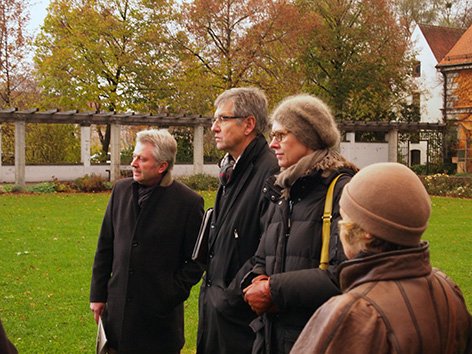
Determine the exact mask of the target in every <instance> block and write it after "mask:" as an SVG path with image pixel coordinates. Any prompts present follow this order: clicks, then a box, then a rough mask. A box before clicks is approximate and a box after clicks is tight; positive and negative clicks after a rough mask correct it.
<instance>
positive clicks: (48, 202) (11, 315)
mask: <svg viewBox="0 0 472 354" xmlns="http://www.w3.org/2000/svg"><path fill="white" fill-rule="evenodd" d="M203 194H204V197H205V200H206V203H207V205H206V207H208V206H210V205H211V204H212V203H213V196H214V193H212V192H204V193H203ZM108 198H109V194H108V193H103V194H39V195H26V194H23V195H5V194H2V195H0V275H1V277H0V318H1V319H2V321H3V324H4V326H5V328H6V331H7V333H8V335H9V337H10V339H11V340H12V341H13V342H14V343H15V345H16V346H17V348H18V350H19V352H20V353H25V354H29V353H34V354H37V353H45V354H49V353H93V352H94V341H95V333H96V326H95V323H94V321H93V318H92V315H91V313H90V311H89V303H88V293H89V284H90V272H91V267H92V262H93V256H94V252H95V246H96V242H97V235H98V231H99V228H100V224H101V219H102V217H103V213H104V210H105V207H106V203H107V201H108ZM471 215H472V200H471V199H451V198H439V197H435V198H433V216H432V219H431V222H430V228H429V230H428V231H427V233H426V235H425V236H424V238H425V239H428V240H430V241H431V254H432V261H433V265H435V266H437V267H439V268H441V269H443V270H444V271H445V272H446V273H447V274H448V275H449V276H451V277H452V278H453V279H454V280H455V281H456V282H457V283H458V284H459V286H460V287H461V288H462V290H463V292H464V296H465V298H466V300H467V304H468V307H469V309H472V257H471V255H472V218H471ZM197 297H198V287H195V288H194V289H193V291H192V294H191V296H190V298H189V300H188V301H187V302H186V337H187V343H186V346H185V348H184V350H183V353H184V354H189V353H194V351H195V336H196V328H197V301H198V300H197Z"/></svg>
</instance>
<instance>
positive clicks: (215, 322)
mask: <svg viewBox="0 0 472 354" xmlns="http://www.w3.org/2000/svg"><path fill="white" fill-rule="evenodd" d="M277 170H278V164H277V160H276V158H275V155H274V154H273V152H272V151H271V150H270V149H269V146H268V144H267V142H266V140H265V138H264V137H263V136H262V135H260V136H258V137H256V139H255V140H253V141H252V142H251V144H250V145H249V146H248V147H247V148H246V150H245V151H244V153H243V154H242V155H241V157H240V159H239V161H238V162H237V164H236V167H235V169H234V172H233V175H232V179H231V182H230V183H229V184H228V185H226V186H220V188H219V189H218V193H217V197H216V203H215V213H214V215H213V220H212V226H211V227H212V228H211V231H210V236H209V259H208V265H207V271H206V274H205V277H204V280H203V282H202V286H201V289H200V299H199V324H198V343H197V353H199V354H216V353H218V354H230V353H234V354H244V353H250V352H251V346H252V342H253V340H254V333H253V332H252V330H251V329H250V327H249V323H250V322H251V321H252V320H253V319H254V318H255V317H256V316H255V313H254V312H252V310H251V309H250V307H249V306H248V305H247V304H246V303H245V302H244V300H243V297H242V292H241V290H240V286H239V283H240V280H241V278H242V275H244V274H245V273H246V272H247V271H248V270H249V269H251V268H252V265H251V264H250V262H248V263H246V261H248V260H249V259H250V258H251V257H252V256H253V255H254V252H255V251H256V249H257V246H258V244H259V240H260V235H261V233H262V228H261V218H263V215H264V212H265V210H266V209H267V206H268V201H267V200H266V199H265V198H264V196H263V193H262V186H263V184H264V181H265V180H266V179H267V178H268V177H269V176H271V175H273V174H274V173H275V172H276V171H277ZM245 263H246V265H245ZM243 265H245V266H244V267H243ZM238 274H241V276H239V275H238Z"/></svg>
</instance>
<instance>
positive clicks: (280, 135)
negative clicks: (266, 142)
mask: <svg viewBox="0 0 472 354" xmlns="http://www.w3.org/2000/svg"><path fill="white" fill-rule="evenodd" d="M288 133H290V132H289V131H288V130H285V131H282V130H276V131H272V132H270V134H269V138H270V141H272V140H273V139H275V141H276V142H278V143H280V142H282V141H283V140H285V138H286V137H287V135H288Z"/></svg>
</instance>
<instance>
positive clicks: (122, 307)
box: [90, 130, 203, 354]
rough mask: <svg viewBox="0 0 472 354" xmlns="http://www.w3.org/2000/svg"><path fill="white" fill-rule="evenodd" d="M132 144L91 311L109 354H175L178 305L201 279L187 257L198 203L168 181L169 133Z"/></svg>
mask: <svg viewBox="0 0 472 354" xmlns="http://www.w3.org/2000/svg"><path fill="white" fill-rule="evenodd" d="M136 140H137V141H136V147H135V149H134V153H133V161H132V162H131V167H132V168H133V177H132V178H125V179H122V180H120V181H118V182H116V184H115V186H114V187H113V191H112V194H111V197H110V201H109V203H108V207H107V209H106V212H105V217H104V219H103V223H102V227H101V231H100V236H99V239H98V246H97V251H96V253H95V261H94V264H93V273H92V282H91V290H90V308H91V310H92V311H93V314H94V318H95V321H96V322H97V323H98V322H99V319H100V318H101V320H102V322H103V326H104V329H105V333H106V335H107V339H108V345H109V349H108V350H109V352H110V353H118V352H119V353H120V354H123V353H133V354H134V353H140V354H145V353H153V354H155V353H162V354H164V353H165V354H172V353H180V350H181V348H182V347H183V345H184V316H183V311H184V307H183V302H184V301H185V300H186V299H187V297H188V296H189V294H190V289H191V288H192V286H193V285H195V284H196V283H197V282H198V281H199V280H200V278H201V276H202V269H201V267H200V266H199V265H197V264H196V263H194V262H193V261H192V260H191V256H192V250H193V245H194V244H195V240H196V237H197V234H198V230H199V227H200V223H201V220H202V216H203V199H202V197H200V196H199V195H198V194H196V193H195V192H193V191H192V190H190V189H189V188H188V187H186V186H185V185H183V184H181V183H179V182H177V181H174V179H173V178H172V173H171V171H172V167H173V165H174V162H175V155H176V151H177V143H176V141H175V139H174V138H173V137H172V135H171V134H170V133H169V132H168V131H166V130H146V131H141V132H139V133H138V135H137V139H136Z"/></svg>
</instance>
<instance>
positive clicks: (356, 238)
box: [338, 220, 410, 257]
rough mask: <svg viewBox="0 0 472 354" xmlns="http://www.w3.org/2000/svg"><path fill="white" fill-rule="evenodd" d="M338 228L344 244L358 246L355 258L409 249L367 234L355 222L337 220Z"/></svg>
mask: <svg viewBox="0 0 472 354" xmlns="http://www.w3.org/2000/svg"><path fill="white" fill-rule="evenodd" d="M338 227H339V231H340V233H342V234H343V236H344V239H345V242H347V243H348V244H349V245H351V246H352V245H356V244H357V245H358V246H360V247H359V248H360V252H359V254H357V255H356V256H355V257H362V256H369V255H374V254H377V253H382V252H389V251H397V250H401V249H406V248H410V247H409V246H402V245H399V244H396V243H392V242H389V241H386V240H383V239H381V238H378V237H376V236H374V235H372V234H369V233H368V232H367V231H365V230H364V229H363V228H362V227H360V226H359V225H358V224H356V223H355V222H351V221H344V220H339V221H338ZM341 229H343V231H341ZM366 234H367V235H370V237H366Z"/></svg>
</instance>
